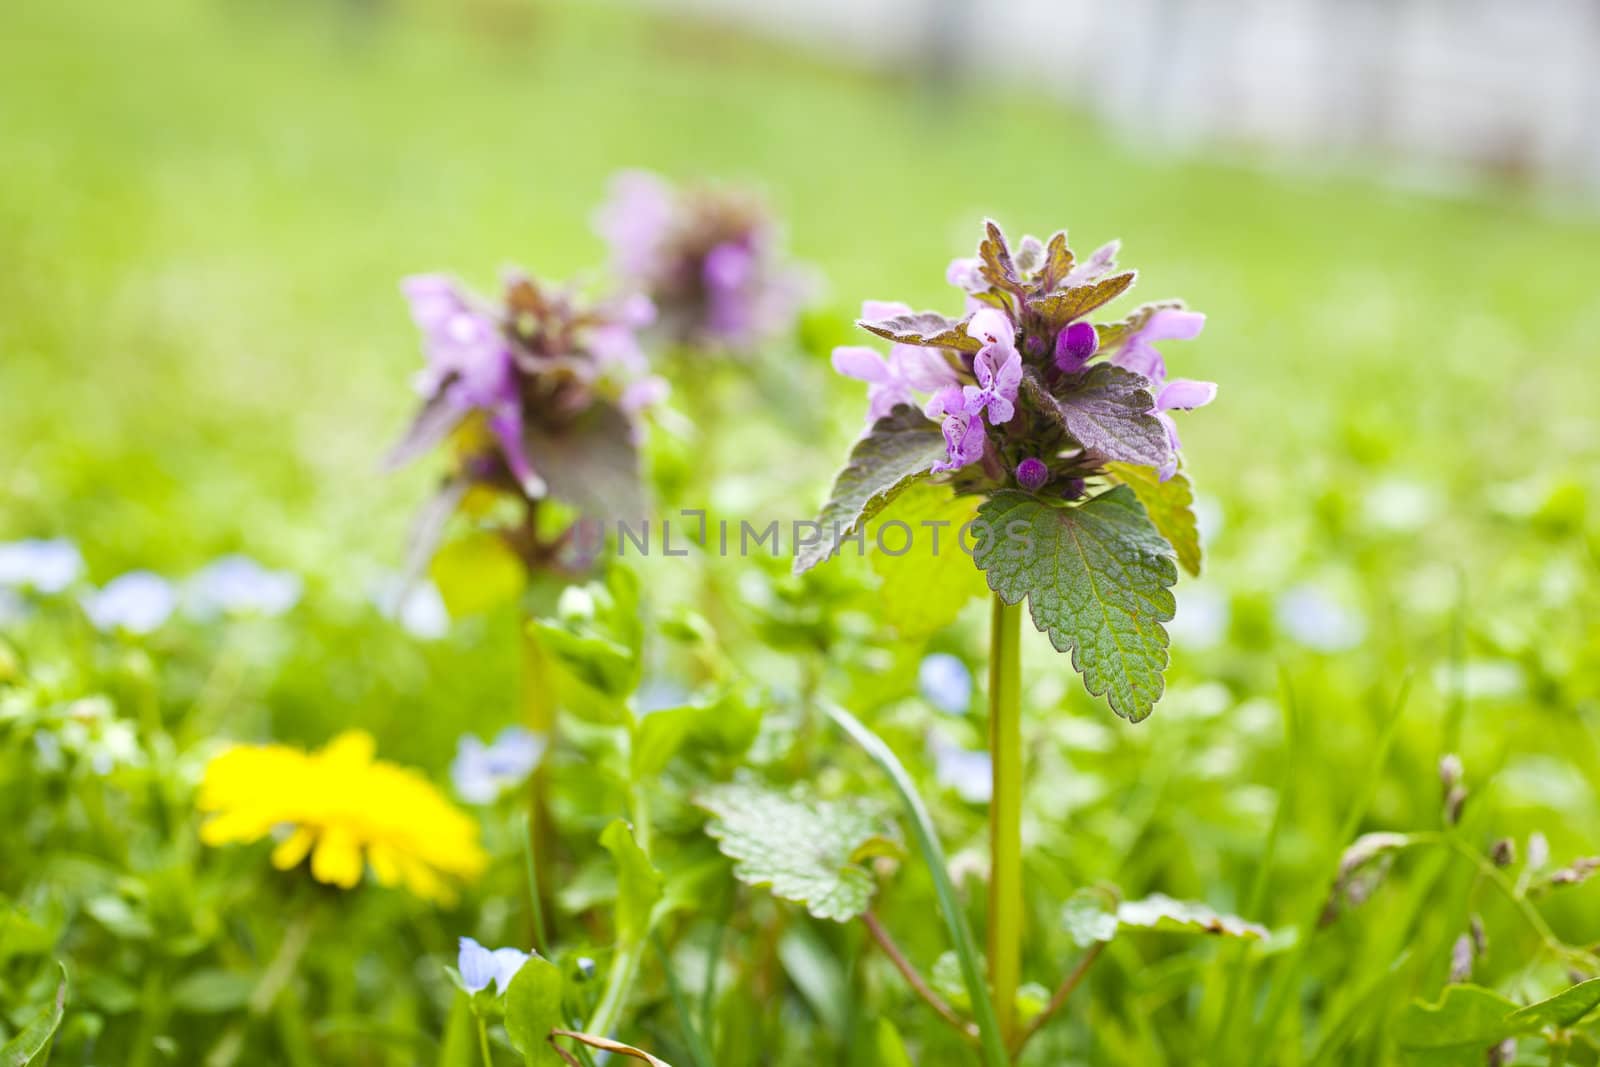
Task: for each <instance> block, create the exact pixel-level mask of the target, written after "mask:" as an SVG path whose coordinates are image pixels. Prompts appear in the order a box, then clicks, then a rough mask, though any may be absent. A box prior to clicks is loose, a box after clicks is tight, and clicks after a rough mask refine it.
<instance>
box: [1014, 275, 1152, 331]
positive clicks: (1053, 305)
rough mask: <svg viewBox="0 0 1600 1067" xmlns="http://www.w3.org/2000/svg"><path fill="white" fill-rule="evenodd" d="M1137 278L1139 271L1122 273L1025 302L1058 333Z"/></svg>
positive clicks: (1124, 290) (1111, 299)
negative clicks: (1057, 330)
mask: <svg viewBox="0 0 1600 1067" xmlns="http://www.w3.org/2000/svg"><path fill="white" fill-rule="evenodd" d="M1138 274H1139V272H1138V271H1132V270H1130V271H1124V272H1123V273H1121V274H1113V275H1112V276H1111V277H1109V278H1102V279H1101V280H1100V281H1097V282H1091V283H1090V284H1088V285H1075V286H1073V287H1072V288H1071V289H1061V290H1058V291H1057V292H1054V293H1048V294H1046V295H1044V296H1036V297H1034V298H1033V299H1032V300H1029V301H1028V306H1029V307H1030V308H1032V309H1033V310H1034V311H1036V312H1038V313H1039V314H1040V315H1041V316H1043V317H1044V318H1045V319H1046V320H1048V321H1049V322H1050V323H1051V324H1052V325H1054V326H1055V327H1056V328H1057V329H1060V328H1061V327H1062V326H1065V325H1066V324H1067V323H1069V322H1071V321H1072V320H1073V319H1080V318H1082V317H1083V316H1085V315H1087V314H1089V312H1091V311H1093V310H1094V309H1095V308H1098V307H1101V306H1103V305H1105V304H1109V303H1111V301H1113V300H1115V299H1116V298H1117V297H1119V296H1121V295H1122V294H1123V293H1125V292H1127V291H1128V288H1129V287H1130V286H1132V285H1133V282H1134V279H1135V278H1137V277H1138Z"/></svg>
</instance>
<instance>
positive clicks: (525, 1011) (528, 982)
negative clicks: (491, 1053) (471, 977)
mask: <svg viewBox="0 0 1600 1067" xmlns="http://www.w3.org/2000/svg"><path fill="white" fill-rule="evenodd" d="M562 986H563V980H562V977H561V968H559V967H557V966H556V965H555V964H553V963H551V962H550V961H549V960H547V959H545V958H544V957H543V956H539V955H532V956H529V957H528V961H527V962H526V963H524V964H523V965H522V968H521V969H520V970H518V971H517V973H516V975H515V976H514V977H513V978H512V979H511V985H510V987H509V988H507V989H506V1034H507V1035H508V1036H509V1037H510V1038H511V1045H512V1047H513V1048H515V1049H516V1050H517V1051H518V1052H520V1053H522V1056H523V1062H525V1063H526V1064H527V1065H528V1067H554V1065H556V1064H559V1063H561V1055H560V1053H558V1052H557V1051H556V1050H555V1048H554V1047H553V1046H552V1045H551V1044H550V1034H551V1033H552V1032H553V1031H555V1030H556V1029H558V1028H559V1027H562V1026H565V1025H566V1019H565V1018H563V1016H562V1011H561V994H562Z"/></svg>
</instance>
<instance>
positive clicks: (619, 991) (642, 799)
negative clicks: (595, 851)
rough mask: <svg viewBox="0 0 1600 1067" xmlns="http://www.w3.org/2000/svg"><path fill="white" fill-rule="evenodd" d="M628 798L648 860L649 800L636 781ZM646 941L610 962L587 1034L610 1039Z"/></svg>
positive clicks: (635, 834) (635, 836) (637, 838)
mask: <svg viewBox="0 0 1600 1067" xmlns="http://www.w3.org/2000/svg"><path fill="white" fill-rule="evenodd" d="M628 797H629V806H630V807H631V808H632V809H633V810H632V812H631V814H632V816H633V839H634V841H635V842H637V843H638V845H639V849H640V851H642V852H643V853H644V854H645V855H646V856H647V857H648V856H649V855H650V838H651V830H650V825H651V824H650V797H649V795H648V793H647V792H646V791H645V790H644V789H643V788H642V787H641V786H640V784H639V783H638V782H634V783H632V784H630V785H629V787H628ZM647 933H648V931H647ZM649 942H650V939H649V937H648V936H646V937H641V938H639V939H638V940H637V941H636V942H635V943H634V944H631V945H629V946H627V947H626V948H624V949H622V950H621V951H619V952H618V953H617V957H616V959H615V960H613V961H612V963H611V970H610V972H609V973H608V974H607V975H606V987H605V990H604V991H603V992H602V993H601V994H600V1004H599V1005H598V1006H597V1007H596V1008H595V1009H594V1015H593V1016H592V1017H591V1018H590V1019H589V1025H588V1026H586V1027H584V1030H585V1031H586V1032H587V1033H591V1034H597V1035H599V1036H600V1037H610V1036H611V1032H612V1031H613V1030H614V1029H616V1026H617V1023H618V1021H619V1020H620V1019H621V1017H622V1009H623V1008H624V1007H625V1006H626V1005H627V1002H628V994H629V993H630V992H631V991H632V990H633V982H634V979H635V978H637V977H638V974H639V964H640V962H641V961H642V960H643V959H644V950H645V948H646V946H647V945H648V944H649Z"/></svg>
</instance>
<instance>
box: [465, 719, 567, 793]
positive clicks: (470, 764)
mask: <svg viewBox="0 0 1600 1067" xmlns="http://www.w3.org/2000/svg"><path fill="white" fill-rule="evenodd" d="M545 745H546V741H545V739H544V738H543V737H542V736H540V735H539V734H535V733H532V732H531V731H528V730H525V729H523V728H522V727H520V726H507V727H506V728H505V729H504V730H501V731H500V733H499V734H498V735H496V737H495V739H494V742H493V743H492V744H489V745H485V744H484V743H483V742H482V741H479V740H478V738H477V737H476V736H474V735H473V734H462V735H461V740H460V741H458V742H457V743H456V758H455V759H454V760H453V761H452V762H451V764H450V781H451V782H452V783H454V785H455V787H456V793H457V794H459V795H460V797H461V799H462V800H465V801H466V802H467V803H469V804H493V803H494V802H495V801H496V800H498V799H499V798H500V795H501V794H502V793H504V792H505V791H506V790H507V789H511V788H513V787H515V786H517V785H520V784H521V783H522V782H523V781H525V780H526V779H527V777H528V775H530V774H532V773H533V769H534V768H535V767H537V766H538V765H539V761H540V760H541V759H542V758H544V751H545Z"/></svg>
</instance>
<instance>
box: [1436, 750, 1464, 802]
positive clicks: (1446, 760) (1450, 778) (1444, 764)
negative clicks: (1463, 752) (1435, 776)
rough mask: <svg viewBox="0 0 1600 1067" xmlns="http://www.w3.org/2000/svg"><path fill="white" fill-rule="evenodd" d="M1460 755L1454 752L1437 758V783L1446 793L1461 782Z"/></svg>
mask: <svg viewBox="0 0 1600 1067" xmlns="http://www.w3.org/2000/svg"><path fill="white" fill-rule="evenodd" d="M1461 775H1462V767H1461V757H1460V756H1458V755H1456V754H1455V753H1454V752H1451V753H1450V754H1448V755H1446V756H1444V757H1442V758H1441V759H1440V760H1439V783H1440V784H1441V785H1443V786H1444V791H1445V792H1446V793H1448V792H1450V790H1452V789H1454V788H1455V787H1456V786H1458V785H1460V784H1461Z"/></svg>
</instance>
